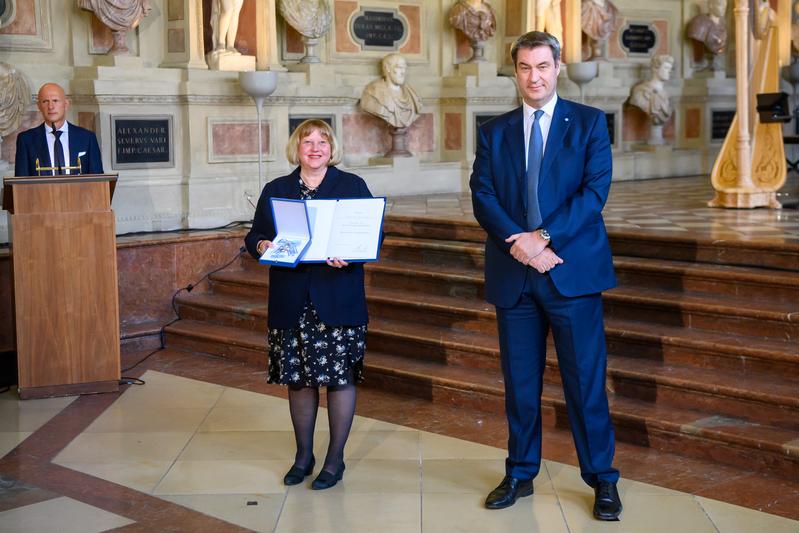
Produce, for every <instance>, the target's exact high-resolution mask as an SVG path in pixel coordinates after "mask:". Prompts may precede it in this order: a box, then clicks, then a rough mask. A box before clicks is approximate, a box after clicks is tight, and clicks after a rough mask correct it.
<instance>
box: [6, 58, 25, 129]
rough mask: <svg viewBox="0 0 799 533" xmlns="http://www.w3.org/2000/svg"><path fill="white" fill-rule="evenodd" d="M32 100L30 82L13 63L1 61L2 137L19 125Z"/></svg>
mask: <svg viewBox="0 0 799 533" xmlns="http://www.w3.org/2000/svg"><path fill="white" fill-rule="evenodd" d="M30 101H31V90H30V87H29V86H28V82H27V81H26V80H25V78H24V77H23V76H22V74H20V73H19V72H17V69H15V68H14V67H13V66H12V65H9V64H8V63H3V62H2V61H0V137H2V136H3V135H8V134H9V133H11V132H13V131H14V130H16V129H17V128H18V127H19V125H20V124H21V123H22V119H23V118H24V116H25V111H26V110H27V108H28V104H30Z"/></svg>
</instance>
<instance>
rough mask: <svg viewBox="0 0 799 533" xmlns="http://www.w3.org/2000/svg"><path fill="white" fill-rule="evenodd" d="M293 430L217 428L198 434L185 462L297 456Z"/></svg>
mask: <svg viewBox="0 0 799 533" xmlns="http://www.w3.org/2000/svg"><path fill="white" fill-rule="evenodd" d="M294 451H295V443H294V433H293V432H291V431H217V432H213V433H197V434H196V435H194V438H192V439H191V442H189V444H188V446H186V448H185V449H184V450H183V453H181V454H180V460H181V461H212V460H219V459H221V460H240V459H245V460H246V459H281V460H284V461H291V460H292V459H293V458H294Z"/></svg>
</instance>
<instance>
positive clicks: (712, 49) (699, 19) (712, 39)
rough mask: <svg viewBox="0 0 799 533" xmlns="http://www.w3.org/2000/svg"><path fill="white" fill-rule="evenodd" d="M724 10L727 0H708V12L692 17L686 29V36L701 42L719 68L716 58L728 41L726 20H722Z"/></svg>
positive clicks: (725, 9)
mask: <svg viewBox="0 0 799 533" xmlns="http://www.w3.org/2000/svg"><path fill="white" fill-rule="evenodd" d="M726 11H727V0H710V2H709V3H708V12H707V13H700V14H699V15H697V16H695V17H694V18H692V19H691V20H690V21H689V22H688V28H687V30H686V35H687V36H688V38H689V39H693V40H694V41H697V42H699V43H702V45H703V46H704V48H705V50H706V51H707V53H709V54H710V55H711V56H712V57H713V60H714V65H716V66H717V67H719V68H720V67H721V65H718V60H717V59H716V58H717V57H718V56H719V55H721V54H722V53H724V50H725V49H726V48H727V41H728V36H727V22H726V21H725V20H724V14H725V12H726Z"/></svg>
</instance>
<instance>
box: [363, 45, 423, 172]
mask: <svg viewBox="0 0 799 533" xmlns="http://www.w3.org/2000/svg"><path fill="white" fill-rule="evenodd" d="M382 66H383V77H382V78H380V79H378V80H375V81H373V82H371V83H369V84H368V85H367V86H366V88H364V90H363V94H362V95H361V102H360V106H361V109H363V110H364V111H366V112H367V113H370V114H372V115H374V116H376V117H379V118H381V119H383V120H384V121H386V122H387V123H388V125H389V126H391V128H392V136H393V146H392V149H391V151H389V153H388V154H386V155H387V156H409V155H411V154H410V152H408V150H407V148H406V147H405V134H406V133H407V128H408V126H410V125H411V124H413V122H414V121H415V120H416V119H417V118H419V113H420V112H421V110H422V100H421V98H419V95H418V94H416V91H414V90H413V88H412V87H411V86H410V85H408V84H407V83H406V82H405V74H406V71H407V68H408V64H407V62H406V61H405V58H404V57H402V56H401V55H399V54H388V55H387V56H386V57H384V58H383V62H382Z"/></svg>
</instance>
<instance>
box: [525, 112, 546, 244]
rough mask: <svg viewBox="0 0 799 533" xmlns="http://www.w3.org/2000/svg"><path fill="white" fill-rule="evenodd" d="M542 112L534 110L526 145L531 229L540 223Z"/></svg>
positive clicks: (528, 205) (528, 208)
mask: <svg viewBox="0 0 799 533" xmlns="http://www.w3.org/2000/svg"><path fill="white" fill-rule="evenodd" d="M543 114H544V112H543V111H542V110H540V109H539V110H538V111H536V112H535V120H533V126H532V127H531V128H530V143H529V146H528V147H527V229H528V231H532V230H534V229H536V228H538V226H540V225H541V210H540V209H539V207H538V175H539V174H540V173H541V159H542V158H543V156H544V136H543V135H542V134H541V123H540V122H539V119H540V118H541V115H543Z"/></svg>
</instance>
